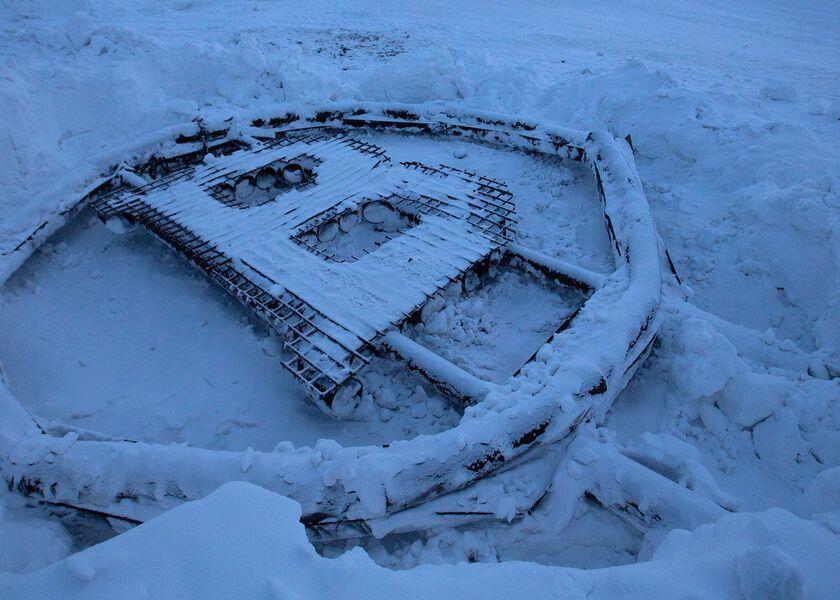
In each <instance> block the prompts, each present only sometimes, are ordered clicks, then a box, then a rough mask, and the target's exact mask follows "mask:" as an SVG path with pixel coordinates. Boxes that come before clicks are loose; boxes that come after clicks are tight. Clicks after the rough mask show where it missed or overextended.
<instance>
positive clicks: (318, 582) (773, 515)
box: [0, 483, 840, 599]
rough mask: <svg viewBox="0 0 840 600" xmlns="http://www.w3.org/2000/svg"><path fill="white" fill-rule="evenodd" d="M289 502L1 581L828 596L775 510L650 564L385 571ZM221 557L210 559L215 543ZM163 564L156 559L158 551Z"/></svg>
mask: <svg viewBox="0 0 840 600" xmlns="http://www.w3.org/2000/svg"><path fill="white" fill-rule="evenodd" d="M299 516H300V510H299V508H298V506H297V505H296V504H295V503H294V502H292V501H290V500H288V499H285V498H283V497H281V496H278V495H276V494H273V493H271V492H268V491H266V490H262V489H260V488H257V487H256V486H252V485H250V484H245V483H230V484H226V485H224V486H222V487H221V488H220V489H219V490H218V491H216V492H214V493H213V494H210V495H209V496H207V497H206V498H204V499H202V500H199V501H195V502H191V503H188V504H185V505H183V506H181V507H178V508H175V509H173V510H172V511H170V512H168V513H166V514H164V515H162V516H160V517H158V518H157V519H154V520H153V521H150V522H149V523H147V524H144V525H141V526H139V527H137V528H135V529H133V530H131V531H128V532H126V533H125V534H123V535H121V536H119V537H117V538H115V539H113V540H110V541H108V542H104V543H102V544H100V545H98V546H95V547H93V548H90V549H88V550H86V551H84V552H82V553H79V554H76V555H74V556H72V557H70V558H69V559H66V560H64V561H61V562H58V563H55V564H53V565H51V566H50V567H47V568H45V569H42V570H40V571H37V572H35V573H32V574H30V575H28V576H23V577H22V576H11V575H7V576H4V577H3V578H2V579H0V592H2V593H3V594H4V595H7V594H12V595H13V596H14V595H16V596H24V597H27V598H33V599H34V598H51V597H58V596H60V597H62V598H68V599H70V598H112V597H144V596H146V597H153V598H180V599H188V598H206V599H209V598H230V599H233V598H258V597H269V598H271V597H274V598H301V599H306V598H325V597H339V596H340V597H342V598H401V597H408V596H412V597H423V598H440V597H453V596H456V595H457V596H458V597H464V598H509V597H511V596H513V595H525V596H528V597H537V596H547V597H551V596H553V595H557V594H562V595H563V596H564V597H569V598H584V597H587V598H641V597H667V596H672V595H674V594H675V593H678V590H680V589H682V590H691V592H692V593H693V594H695V595H696V596H698V597H717V598H723V597H732V598H736V597H739V594H743V596H740V597H745V598H800V597H824V598H828V597H830V594H831V592H832V589H833V588H832V586H831V584H830V578H831V576H832V570H836V569H837V567H838V566H840V565H838V560H840V559H838V557H840V540H838V538H837V536H836V535H833V534H831V533H829V532H828V531H827V530H825V529H823V528H822V527H821V526H819V525H816V524H814V523H810V522H808V521H804V520H802V519H799V518H797V517H795V516H794V515H792V514H790V513H788V512H786V511H783V510H779V509H775V510H771V511H767V512H763V513H756V514H754V515H739V514H732V515H728V516H725V517H723V518H721V519H720V520H718V521H717V522H715V523H713V524H709V525H704V526H702V527H700V528H699V529H697V530H696V531H694V532H689V531H685V530H675V531H673V532H671V533H670V534H669V535H668V536H667V537H666V538H665V540H664V541H663V542H662V544H661V545H660V546H659V548H658V549H657V551H656V552H655V553H654V555H653V557H652V559H651V560H650V561H649V562H646V563H641V564H638V565H630V566H626V567H614V568H607V569H597V570H591V571H580V570H576V569H568V568H561V567H547V566H540V565H535V564H533V563H524V562H517V561H512V562H506V563H502V564H499V565H486V564H467V563H461V564H457V565H443V566H431V565H428V566H422V567H417V568H415V569H410V570H402V571H390V570H388V569H385V568H382V567H380V566H378V565H376V564H375V563H374V562H373V561H372V560H371V559H370V558H369V557H368V556H367V555H366V554H365V553H364V552H363V551H361V550H355V551H351V552H348V553H346V554H344V555H342V556H340V557H337V558H333V559H330V558H324V557H321V556H319V555H318V554H317V553H316V552H315V551H314V550H313V548H312V546H311V545H310V544H309V542H308V541H307V539H306V535H305V534H304V531H303V526H302V525H301V524H300V523H299V522H298V518H299ZM222 541H223V543H224V547H225V551H224V552H219V551H218V548H219V543H220V542H222ZM163 548H165V549H166V555H167V560H163V561H162V560H160V555H159V553H160V551H161V549H163Z"/></svg>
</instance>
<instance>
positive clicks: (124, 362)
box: [0, 213, 457, 450]
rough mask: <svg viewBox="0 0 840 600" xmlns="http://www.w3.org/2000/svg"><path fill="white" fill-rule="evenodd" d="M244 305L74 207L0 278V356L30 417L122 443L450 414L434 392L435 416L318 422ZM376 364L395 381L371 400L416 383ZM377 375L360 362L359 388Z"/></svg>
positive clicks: (216, 438)
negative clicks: (8, 276) (46, 240)
mask: <svg viewBox="0 0 840 600" xmlns="http://www.w3.org/2000/svg"><path fill="white" fill-rule="evenodd" d="M249 315H250V311H248V310H246V309H244V308H243V307H240V305H239V304H238V303H237V302H236V301H235V300H233V299H232V298H230V297H229V296H228V295H227V294H226V293H224V292H223V291H222V290H220V289H218V288H216V287H215V286H213V285H211V284H210V283H208V282H207V280H206V278H205V277H204V276H203V275H202V274H201V273H199V272H198V271H196V270H194V269H191V268H189V267H188V266H187V265H186V263H184V262H183V261H182V260H181V259H179V258H178V257H177V256H176V255H175V254H174V253H172V252H171V251H170V250H168V249H167V248H166V247H165V246H163V245H162V244H161V243H159V242H157V241H155V239H154V238H153V237H152V236H150V235H148V234H146V233H144V232H143V231H142V230H140V229H136V230H133V231H131V232H129V233H126V234H124V235H117V234H114V233H112V232H111V231H109V230H108V229H107V228H106V227H105V226H104V225H102V224H101V223H100V222H99V220H98V219H96V218H95V217H93V216H92V215H91V214H90V213H84V214H83V215H82V216H81V217H80V219H79V220H78V221H77V222H75V223H73V224H71V225H69V226H67V227H66V228H65V229H64V230H63V231H61V232H60V233H59V234H58V236H57V237H56V238H55V240H54V243H50V244H48V245H46V246H44V247H43V248H42V250H41V251H40V252H39V253H38V255H36V256H35V257H33V258H32V259H31V260H30V261H29V262H28V263H27V265H26V266H25V267H24V268H23V269H22V270H21V271H19V272H18V273H17V274H16V275H15V277H14V278H13V279H12V280H11V281H9V282H8V283H7V285H6V287H5V288H4V293H3V294H2V295H0V348H2V350H0V353H2V354H0V357H2V362H3V364H4V368H5V370H6V373H7V376H8V378H9V380H10V382H9V383H10V384H11V388H12V389H13V390H14V392H15V393H16V394H17V395H18V396H19V397H20V398H21V399H22V400H23V402H24V403H25V404H26V405H27V406H28V408H29V409H30V410H31V411H32V412H33V413H34V414H36V415H38V416H39V417H43V418H45V419H47V420H54V421H57V422H59V423H64V424H67V425H71V426H75V427H81V428H85V429H92V430H95V431H100V432H103V433H108V434H111V435H114V436H117V437H126V438H128V439H140V440H144V441H156V442H162V443H172V442H176V443H181V442H188V443H190V444H192V445H195V446H202V447H209V448H231V449H243V448H246V447H248V446H251V447H253V448H255V449H258V450H270V449H271V448H273V447H274V446H275V445H276V444H277V443H279V442H281V441H287V440H288V441H291V442H293V443H294V444H295V445H310V446H311V445H313V444H314V443H315V442H316V441H317V440H318V439H319V438H332V439H336V440H339V441H340V442H341V443H343V444H346V445H356V444H365V443H374V444H379V443H384V442H388V441H391V440H393V439H401V438H403V437H405V436H407V435H413V434H416V433H418V432H432V431H437V430H440V429H443V428H447V427H449V426H451V424H452V422H453V421H452V420H453V419H454V418H457V415H456V414H453V413H452V411H451V410H450V409H448V408H447V406H448V405H447V404H445V403H444V402H443V401H442V400H440V399H437V400H436V402H437V403H438V404H437V405H439V406H440V409H436V410H435V412H436V413H437V416H436V417H435V416H429V418H428V419H423V420H422V421H421V420H419V419H416V418H414V417H412V416H411V415H410V414H409V413H408V412H399V414H398V413H397V412H393V413H392V415H396V418H393V419H392V418H389V419H388V420H387V422H382V421H381V420H380V418H379V417H378V415H377V414H376V410H375V408H374V406H373V402H372V401H371V402H367V403H365V405H364V406H363V409H362V410H360V411H359V415H358V418H359V419H361V420H359V421H337V420H334V419H332V418H329V417H327V416H326V415H324V414H323V413H322V412H321V411H320V410H319V409H318V408H317V407H315V406H314V405H313V404H312V402H311V401H309V400H307V399H306V398H305V397H304V395H303V393H302V392H301V390H300V388H299V386H298V385H297V384H296V383H295V382H294V381H293V380H292V378H291V376H290V375H289V374H288V373H287V372H286V371H285V370H284V369H283V368H282V367H281V366H280V357H279V354H280V346H281V343H280V341H279V340H278V339H277V338H275V337H272V336H269V335H268V334H267V333H266V332H265V331H264V330H263V329H262V328H260V327H259V326H257V327H255V326H254V324H253V323H254V322H253V321H252V320H251V319H250V318H249ZM382 369H384V375H385V376H387V377H389V378H393V377H397V378H398V379H399V380H401V381H402V382H403V385H402V386H394V391H393V392H390V391H388V392H378V393H379V394H380V396H382V397H383V398H384V397H387V400H384V399H383V400H381V402H384V403H388V404H389V405H390V406H391V408H394V409H396V408H398V406H399V405H400V403H401V402H406V403H408V402H409V400H408V399H409V397H410V396H411V395H412V394H413V392H412V389H413V388H414V387H415V386H416V385H417V384H418V383H419V380H417V379H415V378H413V377H411V376H407V375H402V376H400V375H397V373H396V372H395V371H394V367H393V366H391V365H388V364H383V365H382ZM381 376H382V375H380V374H379V370H378V369H374V373H372V374H371V378H372V379H373V381H374V383H373V384H372V385H371V386H369V387H370V388H371V390H373V391H378V390H379V388H380V386H378V385H377V384H376V382H377V381H378V380H377V379H376V378H377V377H381ZM406 388H407V389H406ZM412 404H413V403H412ZM437 405H436V406H437ZM128 414H130V415H131V418H129V419H127V418H126V415H128ZM388 416H389V417H390V416H391V415H388Z"/></svg>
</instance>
